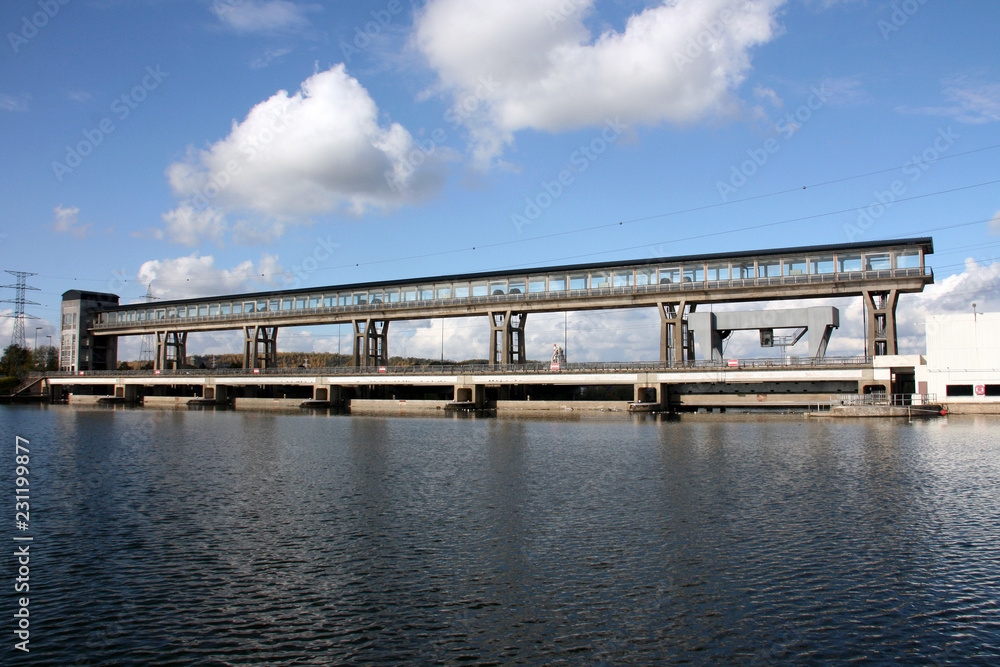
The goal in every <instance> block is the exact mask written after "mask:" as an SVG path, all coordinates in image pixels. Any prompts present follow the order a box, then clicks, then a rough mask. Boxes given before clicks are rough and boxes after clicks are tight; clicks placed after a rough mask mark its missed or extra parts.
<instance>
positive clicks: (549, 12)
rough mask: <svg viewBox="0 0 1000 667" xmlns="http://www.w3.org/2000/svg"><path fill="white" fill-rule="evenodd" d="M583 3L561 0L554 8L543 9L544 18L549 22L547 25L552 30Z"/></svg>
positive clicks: (576, 11)
mask: <svg viewBox="0 0 1000 667" xmlns="http://www.w3.org/2000/svg"><path fill="white" fill-rule="evenodd" d="M585 4H586V3H583V2H575V1H574V0H563V1H562V2H560V3H559V5H558V6H557V7H556V8H555V9H546V10H545V20H546V21H548V22H549V27H550V28H552V29H553V30H554V29H555V27H556V26H557V25H559V24H560V23H562V22H563V21H565V20H566V19H568V18H570V17H571V16H573V15H574V14H576V13H578V12H579V10H580V9H582V8H583V7H584V5H585Z"/></svg>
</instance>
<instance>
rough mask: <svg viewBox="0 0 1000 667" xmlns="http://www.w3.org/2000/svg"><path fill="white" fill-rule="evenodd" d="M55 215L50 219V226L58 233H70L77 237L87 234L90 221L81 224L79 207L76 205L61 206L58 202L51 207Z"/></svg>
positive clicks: (80, 237)
mask: <svg viewBox="0 0 1000 667" xmlns="http://www.w3.org/2000/svg"><path fill="white" fill-rule="evenodd" d="M53 210H54V212H55V217H54V218H53V219H52V228H53V229H55V230H56V231H57V232H59V233H60V234H72V235H73V236H75V237H76V238H78V239H82V238H84V237H86V236H87V234H88V233H89V231H90V223H87V224H85V225H81V224H80V223H79V221H80V209H79V207H77V206H70V207H67V208H63V207H62V205H61V204H60V205H59V206H56V207H55V209H53Z"/></svg>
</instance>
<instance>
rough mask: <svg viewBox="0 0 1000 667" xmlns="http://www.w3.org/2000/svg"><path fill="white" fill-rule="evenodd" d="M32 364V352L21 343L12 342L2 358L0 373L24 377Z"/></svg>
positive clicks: (0, 360) (0, 359)
mask: <svg viewBox="0 0 1000 667" xmlns="http://www.w3.org/2000/svg"><path fill="white" fill-rule="evenodd" d="M30 365H31V352H30V351H29V350H28V349H27V348H24V347H21V346H20V345H14V344H13V343H11V344H10V345H8V346H7V348H6V349H5V350H4V351H3V358H0V373H2V374H3V375H8V376H17V377H24V376H25V375H26V374H27V372H28V368H29V367H30Z"/></svg>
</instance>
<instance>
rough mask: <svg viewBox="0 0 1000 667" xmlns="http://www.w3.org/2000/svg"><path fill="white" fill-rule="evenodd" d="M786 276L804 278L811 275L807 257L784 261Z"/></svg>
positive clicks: (789, 258)
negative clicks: (808, 274)
mask: <svg viewBox="0 0 1000 667" xmlns="http://www.w3.org/2000/svg"><path fill="white" fill-rule="evenodd" d="M784 264H785V269H784V273H785V275H786V276H804V275H806V274H807V273H809V264H808V263H807V262H806V258H805V257H788V258H786V259H785V260H784Z"/></svg>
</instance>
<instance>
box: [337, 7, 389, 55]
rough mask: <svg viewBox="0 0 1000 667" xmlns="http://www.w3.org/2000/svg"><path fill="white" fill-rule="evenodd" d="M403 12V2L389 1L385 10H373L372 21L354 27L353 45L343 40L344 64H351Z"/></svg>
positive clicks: (371, 13)
mask: <svg viewBox="0 0 1000 667" xmlns="http://www.w3.org/2000/svg"><path fill="white" fill-rule="evenodd" d="M402 11H403V3H402V2H401V0H389V2H388V3H386V5H385V8H384V9H379V10H372V11H370V12H368V13H369V14H370V15H371V17H372V20H371V21H367V22H365V24H364V25H363V26H360V25H359V26H354V39H352V40H351V43H350V44H348V43H347V42H345V41H343V40H341V42H340V52H341V54H342V55H343V56H344V63H346V64H350V62H351V58H353V57H354V56H355V55H357V54H359V53H361V52H362V51H364V50H365V49H367V48H368V47H369V46H371V43H372V40H374V39H375V37H377V36H378V35H380V34H381V33H382V31H383V30H385V29H386V28H388V27H389V24H390V23H392V21H393V19H394V18H396V17H397V16H398V15H399V14H400V13H402Z"/></svg>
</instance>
